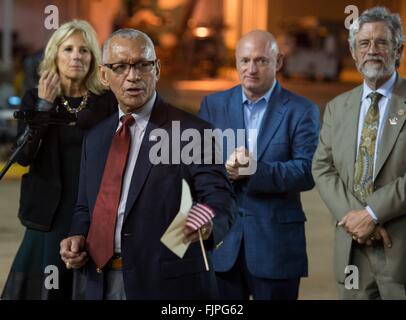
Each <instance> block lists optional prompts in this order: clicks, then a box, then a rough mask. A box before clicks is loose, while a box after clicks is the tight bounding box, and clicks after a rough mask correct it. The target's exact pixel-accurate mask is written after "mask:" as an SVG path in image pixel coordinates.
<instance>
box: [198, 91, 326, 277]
mask: <svg viewBox="0 0 406 320" xmlns="http://www.w3.org/2000/svg"><path fill="white" fill-rule="evenodd" d="M199 115H200V117H201V118H203V119H205V120H207V121H209V122H210V123H212V124H213V125H214V127H216V128H220V129H222V130H225V129H228V128H231V129H232V130H233V131H234V132H236V131H237V129H244V113H243V105H242V89H241V86H236V87H234V88H232V89H230V90H227V91H224V92H220V93H216V94H213V95H209V96H207V97H205V99H204V100H203V102H202V105H201V109H200V113H199ZM318 134H319V108H318V107H317V106H316V105H315V104H313V103H312V102H310V101H308V100H306V99H304V98H302V97H299V96H297V95H295V94H293V93H291V92H289V91H287V90H284V89H283V88H282V87H281V86H280V85H279V84H277V85H276V86H275V88H274V91H273V93H272V96H271V98H270V100H269V105H268V107H267V110H266V111H265V114H264V117H263V120H262V125H261V128H260V130H259V133H258V150H257V155H258V163H257V170H256V172H255V174H253V175H252V176H250V177H249V178H247V179H243V180H238V181H237V182H234V189H235V192H236V194H237V203H238V213H237V217H236V223H235V225H234V226H233V227H232V229H231V231H230V232H229V233H228V235H227V236H226V238H225V240H224V243H223V245H222V246H220V247H219V248H217V249H216V250H215V251H214V254H213V259H214V266H215V270H216V271H218V272H225V271H228V270H230V269H231V268H232V266H233V265H234V263H235V261H236V259H237V256H238V253H239V250H240V243H241V241H242V239H244V240H243V241H244V246H245V256H246V261H247V265H248V270H249V271H250V272H251V273H252V275H254V276H256V277H261V278H272V279H284V278H297V277H302V276H306V275H307V255H306V242H305V231H304V222H305V220H306V218H305V215H304V212H303V210H302V205H301V202H300V192H301V191H305V190H310V189H311V188H313V186H314V181H313V178H312V174H311V162H312V157H313V153H314V151H315V149H316V146H317V139H318ZM224 150H226V149H224ZM228 156H229V155H227V154H224V160H226V159H227V158H228Z"/></svg>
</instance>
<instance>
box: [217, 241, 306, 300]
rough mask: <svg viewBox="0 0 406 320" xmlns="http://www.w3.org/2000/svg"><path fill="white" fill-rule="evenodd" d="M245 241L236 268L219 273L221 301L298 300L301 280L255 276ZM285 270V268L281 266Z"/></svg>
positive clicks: (218, 282) (218, 281)
mask: <svg viewBox="0 0 406 320" xmlns="http://www.w3.org/2000/svg"><path fill="white" fill-rule="evenodd" d="M243 243H244V242H243V241H242V242H241V248H240V252H239V254H238V258H237V261H236V263H235V264H234V266H233V267H232V268H231V269H230V270H229V271H227V272H217V273H216V277H217V284H218V288H219V293H220V299H224V300H248V299H249V298H250V296H251V295H252V297H253V298H254V300H297V297H298V294H299V283H300V278H294V279H266V278H258V277H255V276H253V275H252V274H251V273H250V272H249V271H248V267H247V263H246V259H245V253H244V252H245V250H244V245H243ZM281 268H283V266H281Z"/></svg>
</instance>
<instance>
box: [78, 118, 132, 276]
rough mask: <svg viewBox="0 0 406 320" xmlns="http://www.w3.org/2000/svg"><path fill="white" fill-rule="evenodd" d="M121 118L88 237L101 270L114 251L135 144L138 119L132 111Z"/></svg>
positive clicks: (96, 262) (91, 251)
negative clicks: (133, 128) (126, 174)
mask: <svg viewBox="0 0 406 320" xmlns="http://www.w3.org/2000/svg"><path fill="white" fill-rule="evenodd" d="M120 121H121V122H122V126H121V127H120V129H118V130H117V132H116V134H115V135H114V137H113V142H112V144H111V146H110V150H109V154H108V157H107V161H106V165H105V167H104V173H103V179H102V182H101V185H100V190H99V193H98V195H97V199H96V204H95V206H94V210H93V215H92V222H91V225H90V229H89V234H88V236H87V239H86V243H87V249H88V252H89V254H90V257H91V258H92V259H93V261H94V262H95V264H96V267H97V272H101V269H102V268H103V267H104V266H105V265H106V264H107V262H108V261H109V260H110V258H111V257H112V255H113V244H114V233H115V227H116V218H117V210H118V205H119V203H120V196H121V187H122V181H123V176H124V171H125V167H126V163H127V157H128V152H129V149H130V144H131V132H130V128H129V127H130V126H131V125H132V124H133V123H134V122H135V120H134V118H133V116H132V115H131V114H127V115H125V116H122V117H121V119H120Z"/></svg>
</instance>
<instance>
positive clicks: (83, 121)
mask: <svg viewBox="0 0 406 320" xmlns="http://www.w3.org/2000/svg"><path fill="white" fill-rule="evenodd" d="M37 100H38V90H37V89H31V90H29V91H27V93H26V94H25V95H24V98H23V101H22V104H21V110H34V109H35V108H36V104H37ZM87 104H88V107H87V108H86V109H85V110H83V111H81V112H80V113H79V116H78V121H77V123H76V126H77V127H79V128H81V129H83V130H87V129H89V128H91V127H92V126H94V125H95V124H96V123H98V122H100V121H101V120H103V119H105V118H106V117H108V116H109V115H111V114H112V113H113V112H114V111H116V110H117V101H116V99H115V97H114V95H113V94H112V93H111V92H110V91H108V92H105V93H103V94H102V95H100V96H96V95H94V94H90V96H89V98H88V103H87ZM58 105H60V101H59V99H58V98H57V99H56V100H55V102H54V107H53V109H52V112H56V111H55V109H56V107H57V106H58ZM59 112H63V110H60V111H59ZM25 127H26V124H25V123H23V122H21V123H19V130H18V131H19V134H21V133H22V132H24V130H25ZM63 130H64V127H63V126H59V125H46V126H42V127H41V128H38V130H36V133H35V134H34V136H33V137H32V140H31V142H30V143H28V144H27V145H26V146H25V148H24V149H23V150H22V152H21V153H20V154H19V157H18V158H17V161H18V163H19V164H21V165H23V166H28V165H30V170H29V172H28V173H27V174H25V175H23V177H22V180H21V195H20V208H19V212H18V215H19V218H20V220H21V223H22V224H23V225H24V226H26V227H28V228H32V229H36V230H40V231H49V230H50V229H51V227H52V221H53V219H54V215H55V213H56V212H57V209H58V206H59V205H60V199H61V194H62V192H63V190H62V181H61V169H60V167H61V159H60V145H59V140H58V137H59V132H60V131H63ZM73 205H74V204H73V203H72V206H73Z"/></svg>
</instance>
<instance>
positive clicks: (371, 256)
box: [313, 7, 406, 299]
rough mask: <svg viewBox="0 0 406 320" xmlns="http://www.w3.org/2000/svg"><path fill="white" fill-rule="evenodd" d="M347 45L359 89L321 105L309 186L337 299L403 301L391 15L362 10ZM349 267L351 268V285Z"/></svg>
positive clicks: (403, 225)
mask: <svg viewBox="0 0 406 320" xmlns="http://www.w3.org/2000/svg"><path fill="white" fill-rule="evenodd" d="M349 43H350V49H351V54H352V56H353V58H354V60H355V63H356V65H357V68H358V70H359V71H360V73H361V74H362V75H363V77H364V83H363V85H361V86H359V87H357V88H355V89H353V90H351V91H348V92H346V93H344V94H342V95H340V96H338V97H336V98H335V99H333V100H332V101H331V102H330V103H328V105H327V107H326V111H325V114H324V121H323V126H322V130H321V134H320V141H319V145H318V148H317V151H316V153H315V155H314V159H313V176H314V178H315V181H316V185H317V187H318V189H319V191H320V194H321V197H322V198H323V200H324V202H325V203H326V204H327V206H328V208H329V210H330V211H331V212H332V214H333V216H334V219H335V221H336V238H335V248H334V250H335V277H336V280H337V282H338V287H339V292H340V297H341V298H342V299H406V290H405V284H406V126H405V120H406V80H405V79H403V78H401V77H400V76H399V75H398V74H397V72H396V68H397V67H398V66H399V62H400V58H401V54H402V50H403V30H402V25H401V21H400V17H399V15H397V14H391V13H390V12H389V11H388V10H387V9H385V8H382V7H375V8H372V9H369V10H367V11H365V12H364V13H362V15H361V16H360V17H359V18H358V20H356V21H355V22H354V23H353V25H352V26H351V28H350V35H349ZM349 265H353V266H356V267H357V268H358V272H359V279H356V278H354V276H356V272H354V273H352V272H353V270H354V267H350V268H349V269H348V268H347V270H346V267H347V266H349ZM350 270H351V272H350V274H346V272H348V271H350ZM348 276H351V281H346V277H348ZM347 280H348V279H347ZM357 280H359V282H358V281H357ZM357 284H358V289H357Z"/></svg>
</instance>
